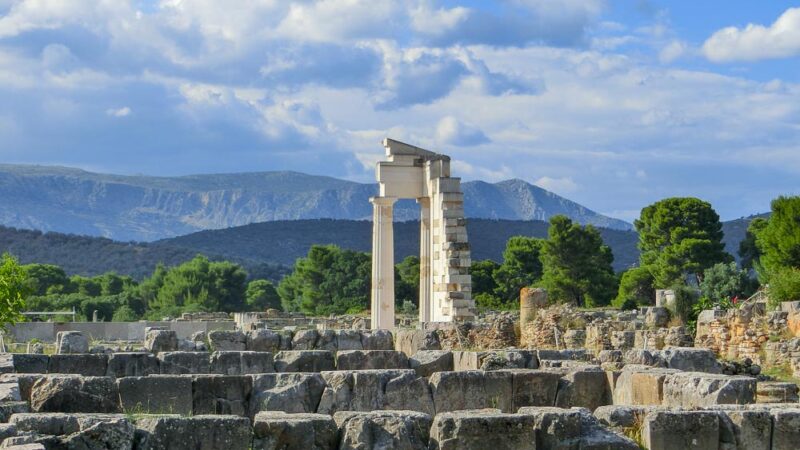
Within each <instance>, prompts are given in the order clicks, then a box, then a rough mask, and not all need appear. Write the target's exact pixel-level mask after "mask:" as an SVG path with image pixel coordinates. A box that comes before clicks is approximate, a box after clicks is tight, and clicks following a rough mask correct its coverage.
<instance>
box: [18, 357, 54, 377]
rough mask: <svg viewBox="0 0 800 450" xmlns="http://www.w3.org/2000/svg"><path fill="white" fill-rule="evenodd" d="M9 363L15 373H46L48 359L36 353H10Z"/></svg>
mask: <svg viewBox="0 0 800 450" xmlns="http://www.w3.org/2000/svg"><path fill="white" fill-rule="evenodd" d="M11 362H12V364H13V365H14V372H16V373H47V367H48V364H49V363H50V357H49V356H47V355H40V354H36V353H12V354H11Z"/></svg>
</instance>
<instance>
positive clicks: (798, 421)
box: [771, 408, 800, 450]
mask: <svg viewBox="0 0 800 450" xmlns="http://www.w3.org/2000/svg"><path fill="white" fill-rule="evenodd" d="M771 416H772V447H771V448H772V450H794V449H797V447H798V443H800V408H775V409H773V410H772V411H771Z"/></svg>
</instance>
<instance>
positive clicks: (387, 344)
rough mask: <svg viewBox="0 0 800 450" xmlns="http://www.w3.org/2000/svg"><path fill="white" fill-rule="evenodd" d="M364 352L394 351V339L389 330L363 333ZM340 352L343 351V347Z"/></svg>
mask: <svg viewBox="0 0 800 450" xmlns="http://www.w3.org/2000/svg"><path fill="white" fill-rule="evenodd" d="M361 347H362V348H363V349H364V350H394V337H393V336H392V332H391V331H389V330H371V331H364V332H362V333H361ZM339 350H343V349H342V348H341V347H340V348H339Z"/></svg>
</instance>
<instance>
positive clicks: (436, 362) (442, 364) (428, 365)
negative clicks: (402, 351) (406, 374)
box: [408, 350, 454, 378]
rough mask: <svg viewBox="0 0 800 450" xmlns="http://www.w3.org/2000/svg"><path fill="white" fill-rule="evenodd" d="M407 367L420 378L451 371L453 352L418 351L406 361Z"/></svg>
mask: <svg viewBox="0 0 800 450" xmlns="http://www.w3.org/2000/svg"><path fill="white" fill-rule="evenodd" d="M408 364H409V367H411V368H412V369H414V370H415V371H416V372H417V375H419V376H421V377H426V378H427V377H429V376H431V375H432V374H433V373H434V372H447V371H452V370H454V369H453V352H451V351H449V350H419V351H418V352H416V353H414V356H412V357H410V358H409V359H408Z"/></svg>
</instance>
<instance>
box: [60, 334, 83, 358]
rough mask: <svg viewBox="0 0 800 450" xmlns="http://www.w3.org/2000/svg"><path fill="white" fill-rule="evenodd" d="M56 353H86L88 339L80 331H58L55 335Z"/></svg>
mask: <svg viewBox="0 0 800 450" xmlns="http://www.w3.org/2000/svg"><path fill="white" fill-rule="evenodd" d="M56 352H57V353H58V354H59V355H63V354H68V353H88V352H89V339H87V338H86V336H84V335H83V333H81V332H80V331H59V332H58V333H57V334H56Z"/></svg>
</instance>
